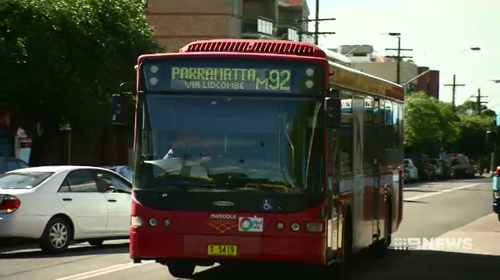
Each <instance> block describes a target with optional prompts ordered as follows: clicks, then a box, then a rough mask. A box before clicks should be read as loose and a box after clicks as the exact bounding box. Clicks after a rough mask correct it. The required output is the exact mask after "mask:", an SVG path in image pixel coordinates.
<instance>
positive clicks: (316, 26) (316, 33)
mask: <svg viewBox="0 0 500 280" xmlns="http://www.w3.org/2000/svg"><path fill="white" fill-rule="evenodd" d="M315 19H316V21H315V23H314V44H315V45H316V46H317V45H318V44H319V0H316V17H315Z"/></svg>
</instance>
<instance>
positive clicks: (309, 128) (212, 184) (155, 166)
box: [136, 93, 323, 193]
mask: <svg viewBox="0 0 500 280" xmlns="http://www.w3.org/2000/svg"><path fill="white" fill-rule="evenodd" d="M143 100H144V104H143V106H142V107H143V112H142V114H143V118H144V119H143V121H142V125H141V127H140V129H141V139H140V140H139V142H138V153H140V154H138V156H140V158H141V160H140V171H139V172H140V173H139V176H138V178H139V179H138V182H137V186H136V187H137V188H142V189H162V190H165V189H166V190H167V191H168V190H169V189H172V190H176V191H178V190H180V191H226V192H240V191H259V190H266V191H269V190H271V191H275V192H282V193H304V192H307V193H310V192H315V193H317V192H319V191H321V184H320V183H319V181H317V180H320V178H321V173H322V171H321V170H322V168H321V165H322V163H323V156H322V154H321V150H322V149H321V147H322V145H323V142H322V141H323V140H322V139H323V137H321V135H322V133H321V129H320V128H321V127H320V126H321V125H322V120H321V118H320V116H321V114H320V113H321V109H322V102H319V101H318V100H313V99H303V98H302V99H300V98H272V97H268V98H262V97H260V98H248V97H245V98H242V97H213V96H211V97H207V96H189V97H188V96H172V95H164V94H152V93H146V97H145V99H143ZM320 120H321V121H320Z"/></svg>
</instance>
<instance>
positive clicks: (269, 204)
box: [262, 199, 274, 211]
mask: <svg viewBox="0 0 500 280" xmlns="http://www.w3.org/2000/svg"><path fill="white" fill-rule="evenodd" d="M262 210H264V211H273V210H274V200H272V199H264V200H263V201H262Z"/></svg>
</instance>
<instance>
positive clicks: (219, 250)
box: [208, 245, 238, 256]
mask: <svg viewBox="0 0 500 280" xmlns="http://www.w3.org/2000/svg"><path fill="white" fill-rule="evenodd" d="M208 254H209V255H211V256H237V255H238V247H237V246H234V245H208Z"/></svg>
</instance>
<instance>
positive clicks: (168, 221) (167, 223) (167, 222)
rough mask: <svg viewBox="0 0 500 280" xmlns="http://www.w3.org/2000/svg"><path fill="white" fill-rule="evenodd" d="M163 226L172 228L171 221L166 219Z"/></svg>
mask: <svg viewBox="0 0 500 280" xmlns="http://www.w3.org/2000/svg"><path fill="white" fill-rule="evenodd" d="M163 225H164V226H166V227H168V226H170V220H169V219H165V220H164V221H163Z"/></svg>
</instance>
